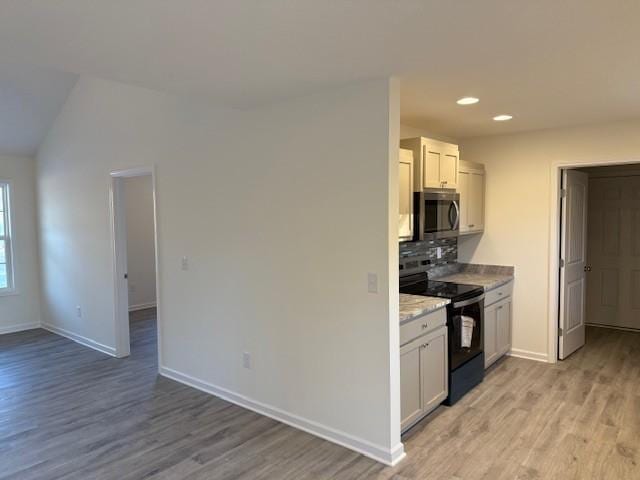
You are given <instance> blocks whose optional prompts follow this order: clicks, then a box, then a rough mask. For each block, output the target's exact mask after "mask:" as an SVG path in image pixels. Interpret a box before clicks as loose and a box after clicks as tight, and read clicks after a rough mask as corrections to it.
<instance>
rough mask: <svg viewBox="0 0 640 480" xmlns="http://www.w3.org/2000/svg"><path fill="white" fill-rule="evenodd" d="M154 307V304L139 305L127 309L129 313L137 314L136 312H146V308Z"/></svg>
mask: <svg viewBox="0 0 640 480" xmlns="http://www.w3.org/2000/svg"><path fill="white" fill-rule="evenodd" d="M155 307H156V302H149V303H140V304H138V305H131V306H130V307H129V311H130V312H137V311H138V310H146V309H147V308H155Z"/></svg>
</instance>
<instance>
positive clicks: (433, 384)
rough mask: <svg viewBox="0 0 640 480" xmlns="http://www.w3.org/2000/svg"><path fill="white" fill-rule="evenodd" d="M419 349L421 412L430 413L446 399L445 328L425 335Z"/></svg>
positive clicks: (447, 387) (447, 389) (447, 382)
mask: <svg viewBox="0 0 640 480" xmlns="http://www.w3.org/2000/svg"><path fill="white" fill-rule="evenodd" d="M423 338H424V341H423V344H422V345H421V347H420V367H421V370H422V405H423V407H422V410H423V412H425V413H426V412H430V411H431V410H433V409H434V408H436V407H437V406H438V405H440V404H441V403H442V401H443V400H444V399H445V398H447V395H448V392H449V379H448V374H447V327H442V328H439V329H438V330H436V331H435V332H433V333H431V334H429V335H425V336H424V337H423Z"/></svg>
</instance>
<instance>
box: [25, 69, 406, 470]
mask: <svg viewBox="0 0 640 480" xmlns="http://www.w3.org/2000/svg"><path fill="white" fill-rule="evenodd" d="M390 90H391V89H390V83H389V81H388V80H379V81H370V82H366V83H361V84H357V85H352V86H348V87H343V88H340V89H335V90H330V91H325V92H322V93H318V94H316V95H314V96H309V97H305V98H299V99H296V100H292V101H288V102H284V103H280V104H277V105H271V106H268V107H265V108H262V109H260V110H255V111H247V112H233V111H223V110H210V109H207V108H206V107H205V106H203V105H202V104H195V103H190V102H187V101H183V100H180V99H178V98H176V97H171V96H168V95H165V94H162V93H158V92H153V91H149V90H144V89H140V88H134V87H130V86H125V85H122V84H117V83H113V82H108V81H103V80H97V79H91V78H81V79H80V81H79V82H78V84H77V85H76V87H75V89H74V91H73V92H72V94H71V95H70V97H69V100H68V102H67V104H66V105H65V107H64V109H63V111H62V113H61V114H60V116H59V117H58V119H57V121H56V123H55V125H54V127H53V129H52V131H51V132H50V134H49V136H48V138H47V140H46V141H45V143H44V145H43V146H42V148H41V149H40V153H39V156H38V162H39V188H40V209H41V230H42V240H41V250H42V254H43V259H44V262H43V291H44V292H43V295H44V299H45V300H44V303H45V306H46V313H45V315H46V322H47V323H48V324H50V325H53V326H54V328H57V329H58V331H65V332H72V333H73V335H76V336H77V338H79V339H81V340H82V338H85V339H89V340H90V342H93V343H92V345H93V346H96V347H98V348H99V347H100V346H104V347H105V349H106V350H107V351H110V350H109V349H111V351H112V349H113V347H114V346H115V333H114V323H113V284H114V282H113V271H112V261H113V259H112V251H111V248H110V238H111V230H110V221H109V209H108V199H109V193H108V187H109V182H110V179H109V172H110V171H112V170H116V169H124V168H130V167H134V166H140V165H151V164H155V165H156V167H157V170H156V171H157V206H158V211H157V214H158V236H159V244H158V251H159V257H160V265H159V272H158V274H159V282H160V292H161V295H159V299H160V304H159V308H160V311H161V320H160V323H161V328H162V342H161V348H162V364H163V369H164V370H163V371H164V373H165V374H168V375H172V376H173V377H176V378H180V379H181V380H183V381H190V382H191V383H193V384H195V385H197V386H199V387H201V388H205V389H209V390H211V391H216V392H218V393H219V394H221V395H225V396H227V397H228V398H231V399H233V400H234V401H237V402H240V403H244V404H246V405H249V406H251V407H253V408H256V409H258V410H262V411H266V412H267V413H270V414H272V415H274V416H276V417H279V418H282V419H284V420H287V421H290V422H292V423H296V424H298V425H301V426H303V427H304V428H307V429H310V430H312V431H314V432H316V433H319V434H321V435H325V436H327V437H330V438H332V439H333V440H334V441H339V442H343V443H345V444H348V445H349V446H351V447H352V448H356V449H359V450H361V451H366V452H368V453H369V454H370V455H374V456H378V457H379V458H382V459H384V460H391V459H392V457H393V458H395V457H397V456H398V455H400V454H401V452H402V446H401V444H400V435H399V412H398V408H397V404H398V400H399V399H398V398H397V397H398V395H399V388H398V385H397V382H398V378H397V375H398V369H397V365H393V366H392V362H391V358H394V359H395V357H396V356H398V355H399V353H398V340H397V338H398V324H397V278H396V273H397V272H396V271H394V272H393V275H391V273H390V272H391V268H390V265H391V263H390V262H391V261H390V256H389V248H390V244H391V243H392V240H391V237H392V235H393V238H394V240H393V241H394V242H396V240H395V237H396V235H397V224H396V222H397V214H394V215H393V217H394V219H390V218H389V216H390V215H389V211H390V210H389V209H390V201H389V199H390V198H393V197H397V195H398V193H397V185H396V181H397V164H396V162H397V144H398V135H397V128H396V129H395V130H396V131H395V133H390V122H391V121H393V120H394V121H396V122H397V121H398V115H397V112H396V113H395V114H394V113H393V111H395V110H397V109H398V106H397V105H398V102H397V95H394V96H393V98H392V96H390ZM390 105H391V106H390ZM394 109H395V110H394ZM390 112H391V114H392V115H391V117H392V120H390ZM390 145H393V148H392V147H390ZM391 152H394V153H393V158H392V159H390V156H392V153H391ZM390 162H391V163H390ZM396 201H397V200H396ZM396 243H397V242H396ZM396 248H397V246H396ZM183 255H184V256H188V258H189V262H190V268H189V270H188V271H183V270H181V268H180V259H181V257H182V256H183ZM395 255H396V257H397V250H396V252H395ZM393 261H394V262H395V261H397V259H396V258H395V257H394V260H393ZM368 272H375V273H377V274H378V275H379V291H380V293H379V294H371V293H367V273H368ZM390 298H393V302H392V303H391V304H390ZM79 304H81V305H82V306H83V312H84V316H83V318H78V317H77V316H76V314H75V311H74V309H75V306H76V305H79ZM390 317H392V321H391V322H390ZM60 329H63V330H60ZM394 337H395V338H394ZM90 342H89V343H90ZM390 350H391V352H390ZM245 351H246V352H250V353H251V355H252V366H253V367H252V369H251V370H247V369H244V368H243V367H242V353H243V352H245ZM395 361H396V360H394V362H395ZM392 415H394V416H395V417H396V418H392Z"/></svg>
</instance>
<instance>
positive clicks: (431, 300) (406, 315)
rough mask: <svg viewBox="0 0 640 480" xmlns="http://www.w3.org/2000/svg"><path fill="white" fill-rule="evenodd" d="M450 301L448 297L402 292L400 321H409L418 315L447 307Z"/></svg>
mask: <svg viewBox="0 0 640 480" xmlns="http://www.w3.org/2000/svg"><path fill="white" fill-rule="evenodd" d="M449 303H450V301H449V299H447V298H438V297H423V296H421V295H409V294H408V293H401V294H400V323H405V322H408V321H409V320H413V319H414V318H416V317H420V316H422V315H426V314H427V313H430V312H434V311H436V310H438V309H440V308H443V307H446V306H447V304H449Z"/></svg>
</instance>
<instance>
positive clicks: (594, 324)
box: [585, 323, 640, 333]
mask: <svg viewBox="0 0 640 480" xmlns="http://www.w3.org/2000/svg"><path fill="white" fill-rule="evenodd" d="M585 325H586V326H587V327H596V328H609V329H611V330H621V331H623V332H635V333H638V332H640V330H639V329H637V328H629V327H616V326H613V325H604V324H602V323H585Z"/></svg>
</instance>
